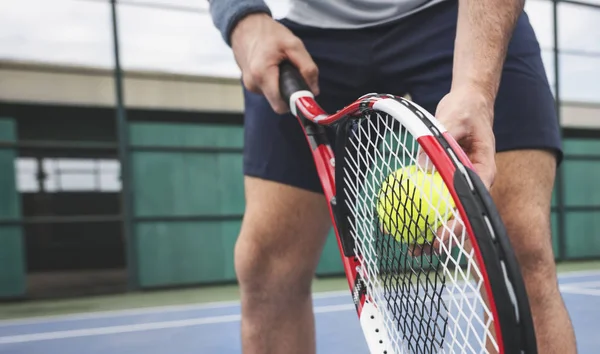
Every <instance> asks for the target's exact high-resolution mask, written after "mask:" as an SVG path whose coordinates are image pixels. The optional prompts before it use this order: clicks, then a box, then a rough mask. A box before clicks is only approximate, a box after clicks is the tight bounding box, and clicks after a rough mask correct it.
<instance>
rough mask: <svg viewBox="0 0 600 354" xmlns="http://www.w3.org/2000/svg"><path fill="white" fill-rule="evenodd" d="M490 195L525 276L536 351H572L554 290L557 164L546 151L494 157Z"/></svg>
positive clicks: (569, 327) (572, 341)
mask: <svg viewBox="0 0 600 354" xmlns="http://www.w3.org/2000/svg"><path fill="white" fill-rule="evenodd" d="M496 164H497V168H498V174H497V177H496V182H495V183H494V185H493V187H492V190H491V193H492V196H493V198H494V200H495V202H496V204H497V206H498V209H499V211H500V214H501V216H502V219H503V221H504V223H505V224H506V228H507V232H508V235H509V237H510V240H511V242H512V245H513V248H514V249H515V252H516V255H517V259H518V261H519V264H520V266H521V270H522V272H523V277H524V280H525V284H526V288H527V293H528V295H529V300H530V304H531V310H532V314H533V321H534V325H535V330H536V336H537V343H538V352H539V353H544V354H552V353H557V354H571V353H576V345H575V334H574V331H573V326H572V324H571V320H570V318H569V314H568V313H567V309H566V307H565V305H564V302H563V300H562V297H561V294H560V292H559V288H558V280H557V277H556V267H555V263H554V255H553V253H552V241H551V226H550V203H551V195H552V188H553V185H554V176H555V174H556V163H555V159H554V157H553V156H552V155H551V154H550V153H548V152H544V151H533V150H526V151H511V152H502V153H499V154H497V157H496Z"/></svg>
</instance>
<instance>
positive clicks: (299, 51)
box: [285, 37, 319, 96]
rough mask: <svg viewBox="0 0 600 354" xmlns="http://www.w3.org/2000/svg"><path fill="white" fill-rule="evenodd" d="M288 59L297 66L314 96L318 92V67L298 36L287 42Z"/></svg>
mask: <svg viewBox="0 0 600 354" xmlns="http://www.w3.org/2000/svg"><path fill="white" fill-rule="evenodd" d="M285 54H286V55H287V57H288V59H289V60H290V61H291V62H292V64H294V65H295V66H296V68H298V71H300V74H301V75H302V77H303V78H304V81H306V83H307V84H308V87H309V88H310V91H311V92H312V93H313V94H314V95H315V96H316V95H318V94H319V69H318V68H317V64H315V62H314V61H313V60H312V58H311V56H310V54H308V52H307V51H306V48H305V47H304V44H303V43H302V41H301V40H300V39H298V37H293V39H290V41H289V42H288V43H287V47H286V52H285Z"/></svg>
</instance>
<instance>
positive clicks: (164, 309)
mask: <svg viewBox="0 0 600 354" xmlns="http://www.w3.org/2000/svg"><path fill="white" fill-rule="evenodd" d="M343 296H348V298H351V294H350V291H348V290H343V291H324V292H320V293H315V294H313V299H326V298H336V297H343ZM239 305H240V302H239V300H234V301H216V302H207V303H202V304H186V305H167V306H152V307H143V308H137V309H126V310H108V311H94V312H86V313H74V314H70V315H48V316H35V317H28V318H22V319H10V320H0V327H6V326H20V325H30V324H41V323H46V322H62V321H80V320H92V319H100V318H106V317H126V316H135V315H151V314H160V313H176V312H184V311H195V310H210V309H218V308H226V307H237V306H239Z"/></svg>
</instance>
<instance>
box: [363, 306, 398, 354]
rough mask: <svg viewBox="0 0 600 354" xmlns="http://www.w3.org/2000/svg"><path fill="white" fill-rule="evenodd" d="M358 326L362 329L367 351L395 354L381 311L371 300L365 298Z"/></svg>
mask: <svg viewBox="0 0 600 354" xmlns="http://www.w3.org/2000/svg"><path fill="white" fill-rule="evenodd" d="M360 326H361V328H362V330H363V333H364V336H365V340H366V341H367V346H368V347H369V352H371V353H385V354H396V352H395V351H394V343H393V342H392V341H391V340H390V336H389V335H388V332H387V329H386V327H385V321H384V318H383V313H382V312H381V311H379V309H378V308H377V306H376V305H375V304H374V303H372V302H371V301H368V300H365V302H364V304H363V306H362V311H361V313H360Z"/></svg>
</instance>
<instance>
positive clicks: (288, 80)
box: [279, 60, 310, 105]
mask: <svg viewBox="0 0 600 354" xmlns="http://www.w3.org/2000/svg"><path fill="white" fill-rule="evenodd" d="M303 90H307V91H310V89H309V88H308V84H306V81H304V78H303V77H302V75H300V71H298V69H297V68H296V67H295V66H294V64H292V63H290V62H289V61H287V60H284V61H282V62H281V64H279V92H280V93H281V97H282V98H283V100H284V101H285V103H286V104H287V105H289V104H290V97H292V95H293V94H294V93H296V92H298V91H303Z"/></svg>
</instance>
